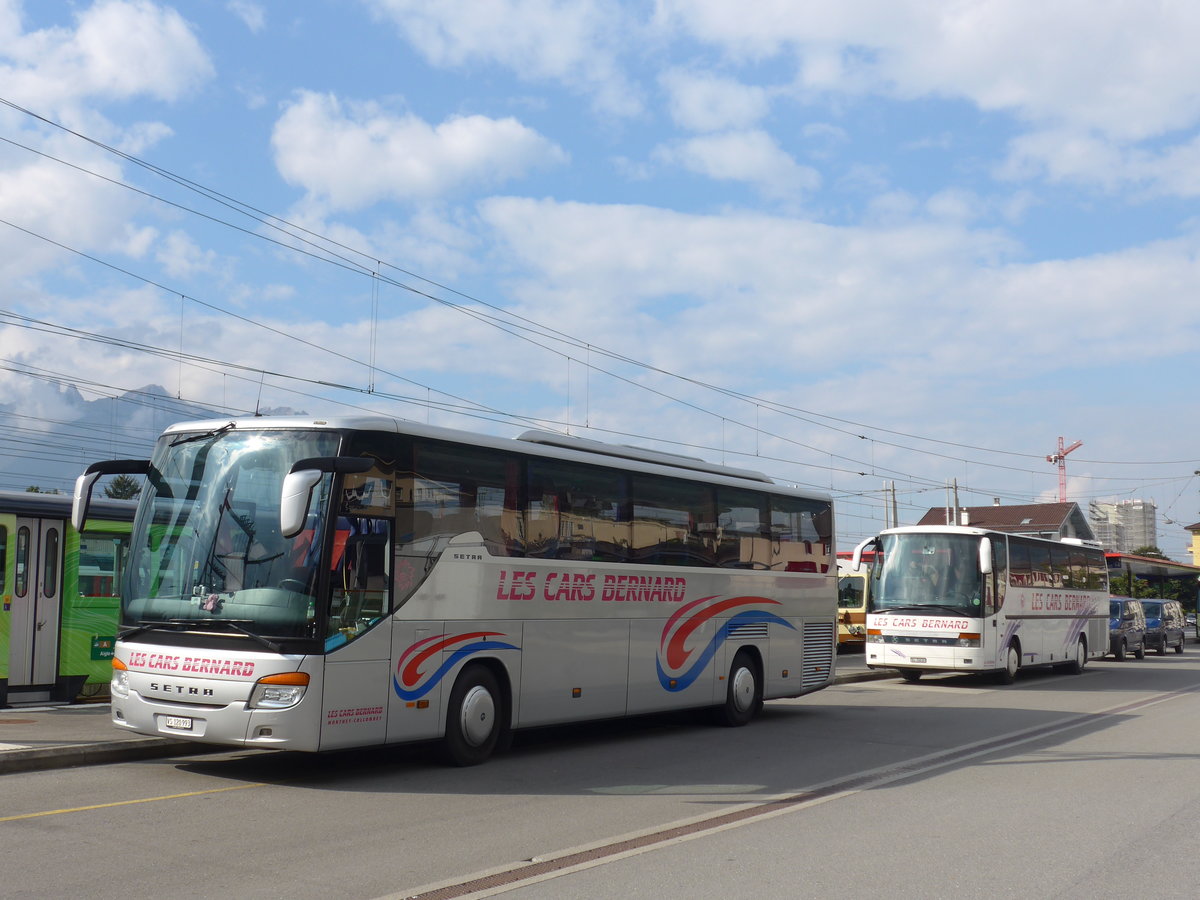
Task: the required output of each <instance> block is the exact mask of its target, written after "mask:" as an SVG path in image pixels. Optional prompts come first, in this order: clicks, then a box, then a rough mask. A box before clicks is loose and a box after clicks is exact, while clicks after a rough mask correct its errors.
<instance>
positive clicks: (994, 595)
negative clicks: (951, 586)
mask: <svg viewBox="0 0 1200 900" xmlns="http://www.w3.org/2000/svg"><path fill="white" fill-rule="evenodd" d="M986 540H990V541H991V542H992V574H991V575H990V576H989V577H988V578H987V590H988V592H989V594H990V596H989V597H988V598H987V599H986V600H985V612H986V613H987V614H989V615H990V614H992V613H995V612H998V611H1000V610H1001V609H1003V608H1004V598H1005V595H1006V594H1007V593H1008V546H1007V541H1006V540H1005V539H1004V538H987V539H986Z"/></svg>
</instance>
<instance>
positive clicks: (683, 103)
mask: <svg viewBox="0 0 1200 900" xmlns="http://www.w3.org/2000/svg"><path fill="white" fill-rule="evenodd" d="M659 81H660V82H661V83H662V86H663V87H664V88H665V89H666V91H667V95H668V100H669V105H670V110H671V118H672V119H674V120H675V122H677V123H678V124H679V125H681V126H682V127H684V128H687V129H689V130H691V131H724V130H726V129H733V128H739V129H740V128H748V127H749V126H751V125H754V124H755V123H756V122H758V121H759V120H760V119H762V118H763V117H764V116H765V115H766V114H767V113H768V112H769V111H770V98H769V95H768V93H767V90H766V89H765V88H762V87H759V86H757V85H748V84H741V83H739V82H737V81H734V80H733V79H729V78H720V77H717V76H715V75H711V74H708V73H705V72H694V71H691V70H688V69H668V70H667V71H665V72H663V74H662V75H660V76H659Z"/></svg>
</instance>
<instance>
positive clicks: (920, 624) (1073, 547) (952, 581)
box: [854, 525, 1108, 684]
mask: <svg viewBox="0 0 1200 900" xmlns="http://www.w3.org/2000/svg"><path fill="white" fill-rule="evenodd" d="M869 551H874V558H873V559H872V562H871V611H870V612H869V613H868V615H867V645H866V654H867V665H868V666H869V667H871V668H894V669H899V670H900V673H901V675H903V677H904V678H905V679H907V680H908V681H916V680H917V679H919V678H920V677H921V675H922V674H923V673H925V672H994V673H995V674H996V676H997V679H998V680H999V681H1000V682H1001V683H1004V684H1011V683H1012V681H1013V679H1014V678H1015V677H1016V674H1017V671H1018V670H1019V669H1020V668H1022V667H1025V666H1059V665H1061V666H1062V667H1063V668H1066V669H1068V670H1070V671H1072V672H1082V671H1083V668H1084V666H1085V665H1086V664H1087V661H1088V660H1089V659H1100V658H1101V657H1103V656H1104V654H1105V653H1106V652H1107V651H1108V567H1107V565H1106V563H1105V560H1104V552H1103V551H1102V550H1100V549H1099V548H1096V547H1089V546H1085V545H1083V544H1082V543H1078V542H1067V541H1055V540H1046V539H1042V538H1033V537H1024V536H1019V535H1009V534H1002V533H999V532H994V531H985V530H981V529H978V528H968V527H958V526H953V525H946V526H913V527H905V528H893V529H889V530H887V531H884V532H882V533H881V534H880V535H879V536H878V537H875V538H872V539H870V540H867V541H864V542H863V543H862V544H860V545H859V546H858V547H857V548H856V549H855V551H854V560H855V563H856V564H857V562H858V561H859V560H860V559H862V557H863V556H864V555H865V554H866V553H868V552H869Z"/></svg>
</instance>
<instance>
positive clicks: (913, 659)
mask: <svg viewBox="0 0 1200 900" xmlns="http://www.w3.org/2000/svg"><path fill="white" fill-rule="evenodd" d="M908 661H909V662H913V663H923V662H929V660H927V659H926V658H925V657H923V656H910V657H909V658H908Z"/></svg>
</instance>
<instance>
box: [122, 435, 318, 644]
mask: <svg viewBox="0 0 1200 900" xmlns="http://www.w3.org/2000/svg"><path fill="white" fill-rule="evenodd" d="M338 443H339V437H338V435H337V434H336V433H332V432H328V431H326V432H315V431H314V432H297V431H286V432H284V431H276V432H272V431H266V430H264V431H258V432H254V431H233V430H227V429H217V430H215V431H213V432H209V433H197V434H179V433H174V434H167V435H165V436H164V437H163V438H162V439H160V441H159V443H158V446H157V447H156V448H155V453H154V458H153V460H152V468H151V472H150V476H149V478H148V479H147V484H146V488H145V490H146V491H147V493H148V496H147V497H145V498H144V499H143V501H142V502H143V503H145V504H146V505H147V506H146V508H145V509H144V510H143V513H144V514H143V515H142V517H141V518H140V520H139V523H140V527H139V529H138V532H137V533H136V534H135V535H134V537H133V542H132V548H131V565H130V566H129V570H128V578H129V582H128V588H127V590H126V592H125V598H126V599H125V602H124V603H123V604H122V625H123V626H125V627H127V628H128V627H139V626H140V627H147V626H153V625H155V624H163V623H170V624H179V625H190V624H192V623H199V624H203V623H211V624H217V623H221V622H223V623H224V624H225V625H226V626H227V627H232V628H234V629H235V630H238V631H243V632H248V633H251V634H254V635H260V636H264V637H312V636H314V635H315V633H316V625H315V624H314V604H313V600H314V598H315V596H316V592H317V577H318V574H319V567H318V565H317V562H318V559H319V557H320V548H321V545H322V542H323V541H322V536H321V534H320V533H319V532H320V523H321V522H322V521H324V520H325V518H326V517H325V515H324V511H325V509H326V507H327V504H328V502H329V492H330V486H331V482H332V477H331V476H330V475H326V476H325V477H324V478H323V479H322V481H321V483H320V484H318V485H317V486H316V487H315V488H314V490H313V498H312V504H311V506H310V508H309V515H308V522H309V523H310V524H309V525H307V526H306V527H305V528H304V529H303V530H302V531H301V532H300V533H299V534H298V535H296V536H295V537H294V538H288V539H285V538H284V537H283V536H282V534H281V533H280V520H279V506H280V496H281V488H282V484H283V478H284V476H285V475H286V474H287V472H288V471H289V470H290V469H291V467H292V464H293V463H295V462H297V461H299V460H302V459H307V458H310V457H327V456H332V455H334V454H336V452H337V450H338ZM146 512H148V513H149V514H148V515H147V514H145V513H146Z"/></svg>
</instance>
